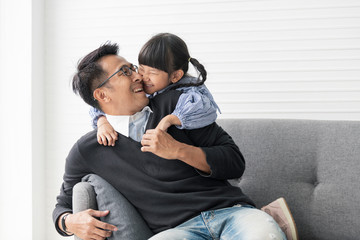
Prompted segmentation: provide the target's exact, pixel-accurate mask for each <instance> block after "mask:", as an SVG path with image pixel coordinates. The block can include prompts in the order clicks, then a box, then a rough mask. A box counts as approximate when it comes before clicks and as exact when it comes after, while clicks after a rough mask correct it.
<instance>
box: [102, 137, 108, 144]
mask: <svg viewBox="0 0 360 240" xmlns="http://www.w3.org/2000/svg"><path fill="white" fill-rule="evenodd" d="M101 140H102V142H103V145H104V146H107V141H106V137H105V136H101Z"/></svg>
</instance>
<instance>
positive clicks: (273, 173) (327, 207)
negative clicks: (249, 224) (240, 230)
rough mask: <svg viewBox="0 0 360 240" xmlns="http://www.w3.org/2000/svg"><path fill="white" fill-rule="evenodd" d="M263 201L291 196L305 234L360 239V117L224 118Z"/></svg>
mask: <svg viewBox="0 0 360 240" xmlns="http://www.w3.org/2000/svg"><path fill="white" fill-rule="evenodd" d="M217 122H218V124H219V125H220V126H222V127H223V128H224V129H225V130H226V131H227V132H228V133H229V134H230V135H231V136H232V138H233V139H234V141H235V142H236V143H237V144H238V146H239V148H240V150H241V152H242V153H243V155H244V157H245V161H246V170H245V173H244V175H243V177H242V178H241V179H240V181H239V182H237V181H235V183H234V182H233V183H234V184H236V185H238V186H239V187H241V189H242V190H243V191H244V192H245V193H246V194H247V195H248V196H250V197H251V198H252V199H253V200H254V201H255V203H256V204H257V207H261V206H263V205H266V204H268V203H270V202H271V201H273V200H275V199H277V198H278V197H285V199H286V201H287V202H288V204H289V207H290V209H291V212H292V214H293V216H294V219H295V222H296V224H297V228H298V231H299V237H300V239H301V240H318V239H319V240H320V239H321V240H322V239H324V240H331V239H333V240H339V239H342V240H344V239H348V240H350V239H351V240H355V239H360V181H359V174H360V121H319V120H272V119H219V120H218V121H217Z"/></svg>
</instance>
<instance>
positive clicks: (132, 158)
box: [53, 91, 254, 233]
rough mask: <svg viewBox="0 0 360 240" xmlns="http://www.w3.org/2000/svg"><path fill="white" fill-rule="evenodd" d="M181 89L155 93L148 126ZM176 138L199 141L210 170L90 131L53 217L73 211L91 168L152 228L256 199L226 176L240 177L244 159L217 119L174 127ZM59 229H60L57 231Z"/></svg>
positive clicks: (73, 158)
mask: <svg viewBox="0 0 360 240" xmlns="http://www.w3.org/2000/svg"><path fill="white" fill-rule="evenodd" d="M180 94H181V92H179V91H168V92H166V93H162V94H159V95H158V96H156V97H155V98H153V99H152V100H151V102H150V104H149V106H150V107H151V109H152V111H153V113H152V114H151V116H150V118H149V121H148V124H147V129H152V128H155V127H156V125H157V123H158V122H159V121H160V119H161V118H162V117H164V116H166V115H168V114H170V113H172V111H173V109H174V107H175V106H176V103H177V100H178V97H179V95H180ZM168 133H169V134H170V135H171V136H173V137H174V138H175V139H176V140H178V141H180V142H183V143H187V144H190V145H194V146H197V147H201V149H202V150H203V151H204V152H205V154H206V160H207V163H208V164H209V165H210V168H211V174H210V175H206V174H203V173H201V172H200V171H198V170H196V169H195V168H193V167H191V166H190V165H187V164H185V163H184V162H182V161H180V160H168V159H163V158H160V157H158V156H156V155H154V154H152V153H144V152H142V151H141V150H140V148H141V144H140V143H139V142H136V141H134V140H132V139H131V138H129V137H125V136H123V135H121V134H119V137H118V140H117V141H116V144H115V146H114V147H106V146H103V145H99V144H98V142H97V138H96V131H95V130H94V131H92V132H89V133H88V134H86V135H85V136H83V137H82V138H80V139H79V140H78V141H77V143H76V144H75V145H74V146H73V148H72V149H71V151H70V153H69V155H68V157H67V159H66V165H65V174H64V182H63V184H62V187H61V190H60V195H59V196H58V197H57V204H56V208H55V209H54V212H53V220H54V223H55V226H56V229H57V230H58V231H59V229H58V226H57V224H56V222H57V219H58V218H59V216H60V215H61V214H62V213H64V212H71V211H72V188H73V186H74V185H75V184H76V183H78V182H80V181H81V178H82V177H84V176H85V175H87V174H89V173H94V174H97V175H99V176H100V177H102V178H104V179H105V180H106V181H108V182H109V183H110V184H111V185H112V186H114V187H115V188H116V189H117V190H118V191H119V192H121V193H122V194H123V195H124V196H125V197H126V198H127V199H128V200H129V201H130V202H131V203H132V204H133V205H134V206H135V208H136V209H137V210H138V211H139V213H140V214H141V215H142V217H143V218H144V220H145V221H146V223H147V224H148V225H149V227H150V228H151V229H152V230H153V232H154V233H157V232H160V231H163V230H166V229H168V228H172V227H175V226H177V225H178V224H180V223H182V222H184V221H186V220H188V219H190V218H192V217H194V216H196V215H198V214H199V213H200V212H201V211H207V210H213V209H219V208H224V207H230V206H233V205H235V204H250V205H254V204H253V202H252V201H251V200H250V199H249V198H248V197H247V196H246V195H244V194H243V193H242V191H241V190H240V189H239V188H238V187H234V186H231V185H230V184H229V183H228V182H227V179H232V178H238V177H241V175H242V174H243V172H244V170H245V162H244V159H243V156H242V154H241V153H240V151H239V148H238V147H237V146H236V145H235V143H234V141H233V140H232V138H231V137H230V136H229V135H228V134H227V133H226V132H225V131H224V130H223V129H222V128H221V127H219V126H218V125H217V124H216V123H213V124H211V125H209V126H207V127H204V128H201V129H196V130H180V129H177V128H176V127H170V128H169V130H168ZM59 232H60V231H59Z"/></svg>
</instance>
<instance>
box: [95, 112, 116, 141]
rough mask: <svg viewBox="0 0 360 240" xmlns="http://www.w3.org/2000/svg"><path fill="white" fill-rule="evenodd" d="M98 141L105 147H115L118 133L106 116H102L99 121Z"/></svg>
mask: <svg viewBox="0 0 360 240" xmlns="http://www.w3.org/2000/svg"><path fill="white" fill-rule="evenodd" d="M97 129H98V130H97V140H98V143H99V144H103V145H104V146H115V141H116V140H117V139H118V133H117V132H116V131H115V130H114V128H113V127H112V126H111V124H110V123H109V122H108V120H107V119H106V117H105V116H101V117H100V118H99V119H98V121H97Z"/></svg>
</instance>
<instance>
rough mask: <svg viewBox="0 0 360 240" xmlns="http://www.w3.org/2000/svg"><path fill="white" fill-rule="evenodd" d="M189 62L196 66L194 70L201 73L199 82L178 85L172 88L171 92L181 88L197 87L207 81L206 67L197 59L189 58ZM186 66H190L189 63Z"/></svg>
mask: <svg viewBox="0 0 360 240" xmlns="http://www.w3.org/2000/svg"><path fill="white" fill-rule="evenodd" d="M188 62H189V63H191V64H192V65H193V66H194V68H195V69H196V71H198V72H199V76H198V79H197V82H191V83H182V84H177V85H175V86H174V87H172V88H170V89H171V90H174V89H177V88H181V87H192V86H194V87H197V86H200V85H203V84H204V82H205V81H206V76H207V72H206V70H205V67H204V65H202V64H201V63H200V62H199V61H198V60H197V59H196V58H192V57H189V58H188ZM186 64H188V63H186Z"/></svg>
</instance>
